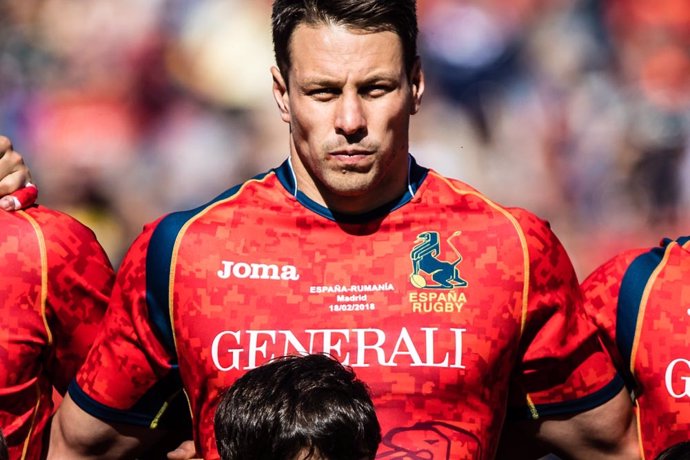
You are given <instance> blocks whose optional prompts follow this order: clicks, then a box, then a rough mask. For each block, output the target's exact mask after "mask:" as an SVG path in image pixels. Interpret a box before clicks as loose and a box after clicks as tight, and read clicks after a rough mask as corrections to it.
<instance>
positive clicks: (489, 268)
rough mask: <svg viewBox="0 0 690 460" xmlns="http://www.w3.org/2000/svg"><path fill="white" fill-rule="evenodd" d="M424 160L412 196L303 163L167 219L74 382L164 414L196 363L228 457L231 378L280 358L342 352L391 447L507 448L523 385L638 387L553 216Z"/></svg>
mask: <svg viewBox="0 0 690 460" xmlns="http://www.w3.org/2000/svg"><path fill="white" fill-rule="evenodd" d="M409 176H410V180H409V187H408V191H407V192H406V194H405V195H404V196H403V197H401V198H400V200H399V201H397V202H395V203H391V204H390V205H389V206H385V207H383V208H381V209H377V210H374V211H372V212H370V213H368V214H366V215H359V216H354V217H353V216H340V215H339V216H334V215H333V214H332V213H331V212H330V211H329V210H328V209H326V208H324V207H322V206H320V205H318V204H316V203H314V202H313V201H312V200H310V199H309V198H307V197H306V196H305V195H304V194H302V193H301V192H300V191H298V190H297V188H296V186H295V182H294V178H293V174H292V171H291V169H290V165H289V162H286V163H284V164H283V165H282V166H281V167H280V168H278V169H276V170H272V171H270V172H268V173H267V174H264V175H261V176H257V177H256V178H254V179H252V180H249V181H247V182H246V183H244V184H241V185H239V186H237V187H234V188H232V189H230V190H229V191H227V192H226V193H224V194H223V195H221V196H219V197H218V198H217V199H215V200H213V201H212V202H211V203H209V204H207V205H204V206H202V207H200V208H197V209H195V210H192V211H188V212H182V213H175V214H171V215H169V216H166V217H165V218H163V219H162V220H160V221H158V222H156V223H155V224H154V225H151V226H149V227H148V228H146V229H145V231H144V233H143V234H142V235H141V236H140V237H139V238H138V239H137V240H136V242H135V243H134V244H133V246H132V247H131V248H130V250H129V252H128V254H127V256H126V258H125V260H124V262H123V264H122V266H121V268H120V271H119V274H118V281H117V282H116V287H115V290H114V294H113V299H112V301H111V304H110V309H109V311H108V313H107V316H106V318H107V319H106V326H105V327H104V329H103V332H102V334H101V335H100V336H99V338H98V339H97V341H96V344H95V346H94V348H93V349H92V351H91V352H90V354H89V356H88V358H87V361H86V363H85V365H84V366H83V367H82V369H81V370H80V372H79V374H78V377H77V384H76V385H73V386H71V387H70V394H71V396H72V398H73V399H74V400H75V402H76V403H77V404H79V405H80V406H81V407H82V408H83V409H84V410H86V411H88V412H90V413H92V414H94V415H96V416H98V417H101V418H104V419H107V420H111V421H128V422H129V423H150V424H154V425H155V423H156V417H157V416H158V415H159V412H157V411H158V410H159V409H160V406H159V405H160V404H161V403H164V402H165V401H164V399H165V398H163V397H162V395H163V394H164V393H163V392H162V391H160V387H165V388H170V393H168V394H167V396H171V395H172V392H173V391H174V386H175V385H174V383H175V381H176V379H177V378H178V377H177V375H178V374H179V377H180V378H181V380H182V383H183V386H184V389H185V391H186V394H187V396H188V399H189V404H190V407H191V413H192V415H193V419H194V432H195V441H196V443H197V446H198V448H199V449H200V451H201V453H202V454H203V456H204V458H206V459H210V458H218V454H217V452H216V446H215V439H214V435H213V415H214V411H215V408H216V404H217V399H218V394H219V391H221V390H222V389H224V388H226V387H228V386H229V385H231V384H232V382H233V381H234V380H235V379H236V378H238V377H239V376H240V375H242V374H243V373H244V372H245V371H246V370H247V369H251V368H253V367H256V366H258V365H260V364H262V363H264V362H266V361H267V360H269V359H270V358H272V357H275V356H281V355H286V354H294V353H305V352H310V353H311V352H322V351H325V352H328V353H330V354H333V355H335V356H336V357H338V358H339V359H340V360H341V361H343V362H344V363H345V364H348V365H350V366H352V367H353V369H354V370H355V371H356V373H357V375H358V376H359V377H360V378H362V379H363V380H364V381H366V382H367V383H368V384H369V385H370V387H371V389H372V392H373V399H374V402H375V405H376V408H377V414H378V416H379V420H380V422H381V425H382V429H383V443H382V445H381V448H380V449H379V456H380V457H382V458H409V457H408V456H409V455H411V453H413V452H414V453H416V454H418V455H426V457H425V458H435V459H439V458H441V459H443V458H453V459H459V458H476V459H479V458H492V457H493V455H494V451H495V445H496V443H497V440H498V436H499V431H500V429H501V426H502V423H503V421H504V418H505V416H506V407H507V405H508V393H509V390H510V393H511V403H510V405H511V410H512V414H513V415H514V416H516V417H522V416H526V417H538V416H540V415H543V414H560V413H568V412H573V411H580V410H583V409H587V408H590V407H593V406H596V405H598V404H600V403H601V402H602V401H605V400H606V399H608V398H610V397H611V396H613V395H615V394H616V393H617V392H618V391H620V389H621V388H622V382H621V381H620V379H618V378H617V376H616V374H615V371H614V370H613V366H612V365H611V363H610V361H609V359H608V357H607V356H606V354H605V353H604V352H603V351H602V350H601V349H600V348H599V344H598V342H597V340H596V333H595V329H594V328H593V326H592V325H591V323H589V322H587V321H584V320H583V317H584V315H583V312H582V310H581V296H580V291H579V286H578V283H577V279H576V276H575V274H574V271H573V268H572V266H571V262H570V260H569V259H568V256H567V255H566V253H565V251H564V250H563V248H562V246H561V244H560V243H559V242H558V241H557V239H556V237H555V236H554V235H553V233H552V232H551V231H550V230H549V227H548V225H547V224H546V223H545V222H543V221H541V220H539V219H538V218H536V217H535V216H533V215H532V214H530V213H528V212H525V211H523V210H519V209H505V208H502V207H501V206H499V205H497V204H495V203H493V202H491V201H489V200H488V199H486V198H485V197H483V196H482V195H480V194H479V193H478V192H476V191H475V190H473V189H472V188H470V187H468V186H467V185H465V184H463V183H461V182H459V181H455V180H450V179H447V178H444V177H442V176H440V175H438V174H437V173H435V172H433V171H429V170H427V169H424V168H421V167H419V166H417V165H416V163H415V162H414V161H413V160H412V159H411V161H410V174H409ZM154 389H155V390H154ZM157 405H158V406H157ZM432 456H433V457H432Z"/></svg>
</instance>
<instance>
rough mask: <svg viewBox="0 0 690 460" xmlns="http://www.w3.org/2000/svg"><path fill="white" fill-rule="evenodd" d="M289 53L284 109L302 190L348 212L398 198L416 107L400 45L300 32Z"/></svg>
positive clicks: (345, 33) (334, 29)
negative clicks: (290, 62) (412, 117)
mask: <svg viewBox="0 0 690 460" xmlns="http://www.w3.org/2000/svg"><path fill="white" fill-rule="evenodd" d="M290 46H291V56H292V66H291V70H290V91H289V93H288V96H287V100H286V102H287V104H288V105H289V111H290V113H289V123H290V125H291V156H292V159H293V167H294V168H295V173H296V175H297V179H298V186H299V188H300V190H302V191H303V192H304V193H306V194H307V196H309V197H310V198H312V199H314V200H315V201H317V202H320V203H322V204H325V205H327V206H328V207H329V208H332V209H334V210H336V211H339V212H346V213H358V212H365V211H368V210H370V209H373V208H374V207H377V206H380V205H382V204H384V203H386V202H388V201H392V200H393V199H395V198H397V197H398V196H400V195H401V194H402V193H403V192H404V190H405V184H406V179H407V147H408V128H409V117H410V114H411V113H412V105H413V101H412V94H411V87H410V84H409V82H408V80H407V75H406V73H405V68H404V64H403V58H402V44H401V42H400V38H399V37H398V36H397V35H396V34H395V33H393V32H375V33H366V32H362V31H353V30H350V29H347V28H345V27H343V26H333V25H319V26H306V25H300V26H298V27H297V28H296V29H295V31H294V32H293V36H292V39H291V44H290Z"/></svg>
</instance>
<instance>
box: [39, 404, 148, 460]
mask: <svg viewBox="0 0 690 460" xmlns="http://www.w3.org/2000/svg"><path fill="white" fill-rule="evenodd" d="M154 438H156V436H155V433H154V432H153V431H152V430H148V429H145V428H142V427H132V426H119V425H118V426H115V425H111V424H109V423H106V422H103V421H101V420H99V419H97V418H95V417H93V416H91V415H89V414H87V413H86V412H84V411H83V410H81V408H79V406H77V405H76V404H75V403H74V401H72V399H71V398H70V397H69V395H67V396H66V397H65V399H64V400H63V401H62V403H61V404H60V408H59V410H58V411H57V413H56V414H55V416H54V417H53V423H52V426H51V431H50V444H49V448H48V459H50V460H90V459H94V460H95V459H106V460H107V459H122V458H132V456H133V455H134V454H135V453H136V452H137V451H139V450H140V449H141V448H142V447H143V443H142V441H143V440H146V441H152V440H154Z"/></svg>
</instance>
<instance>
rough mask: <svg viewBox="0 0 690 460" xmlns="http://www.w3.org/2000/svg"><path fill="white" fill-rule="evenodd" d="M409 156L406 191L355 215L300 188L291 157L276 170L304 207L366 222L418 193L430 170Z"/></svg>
mask: <svg viewBox="0 0 690 460" xmlns="http://www.w3.org/2000/svg"><path fill="white" fill-rule="evenodd" d="M408 158H409V159H408V168H407V188H406V190H405V193H403V194H402V196H400V197H399V198H397V199H395V200H393V201H391V202H389V203H386V204H384V205H383V206H379V207H378V208H376V209H373V210H371V211H368V212H366V213H363V214H354V215H353V214H341V213H338V212H333V211H331V210H330V209H328V208H327V207H325V206H323V205H320V204H319V203H317V202H316V201H314V200H312V199H311V198H309V197H308V196H307V195H305V194H304V193H303V192H302V191H301V190H298V189H297V179H296V178H295V172H294V170H293V169H292V164H291V162H290V159H289V158H288V159H287V160H285V161H284V162H283V164H281V165H280V166H278V167H277V168H275V169H274V171H275V173H276V176H277V177H278V180H279V181H280V183H281V184H283V187H285V189H286V190H287V191H288V193H290V194H291V195H292V196H294V197H295V198H296V199H297V201H299V202H300V203H301V204H302V205H303V206H304V207H306V208H308V209H310V210H312V211H314V212H315V213H317V214H319V215H321V216H323V217H325V218H327V219H330V220H335V221H338V222H346V223H364V222H369V221H371V220H374V219H378V218H381V217H384V216H385V215H387V214H389V213H390V212H392V211H394V210H396V209H398V208H399V207H401V206H402V205H404V204H405V203H407V202H409V201H410V200H411V199H412V197H413V196H414V194H415V193H417V190H418V189H419V186H420V185H421V184H422V182H424V178H426V175H427V173H428V172H429V170H428V169H427V168H424V167H422V166H419V165H418V164H417V161H416V160H415V159H414V157H413V156H412V155H409V157H408Z"/></svg>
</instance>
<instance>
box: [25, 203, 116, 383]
mask: <svg viewBox="0 0 690 460" xmlns="http://www.w3.org/2000/svg"><path fill="white" fill-rule="evenodd" d="M35 218H36V220H37V221H38V222H39V223H40V224H41V230H42V232H43V234H44V241H45V245H46V252H45V253H46V263H47V265H46V266H47V280H48V284H47V292H46V309H45V311H46V322H47V324H48V330H49V333H50V335H51V339H52V346H51V347H50V349H49V350H50V351H49V354H48V357H47V359H46V362H45V370H46V373H47V374H48V375H49V378H50V381H51V382H52V384H53V386H54V387H55V388H56V389H57V390H58V391H59V392H60V393H61V394H64V393H65V391H66V390H67V385H68V384H69V382H70V381H71V380H72V379H73V378H74V376H75V374H76V372H77V369H78V368H79V366H80V365H81V364H82V362H83V361H84V358H85V357H86V354H87V352H88V350H89V348H90V347H91V344H92V343H93V340H94V337H95V336H96V332H97V331H98V328H99V325H100V323H101V320H102V318H103V315H104V314H105V311H106V308H107V305H108V299H109V298H110V291H111V289H112V286H113V281H114V277H115V274H114V271H113V268H112V266H111V264H110V261H109V260H108V257H107V255H106V254H105V251H104V250H103V248H102V247H101V245H100V244H99V243H98V240H97V239H96V236H95V235H94V233H93V232H92V231H91V230H90V229H88V228H87V227H85V226H84V225H82V224H81V223H79V222H78V221H77V220H75V219H73V218H71V217H69V216H67V215H64V214H60V213H57V212H52V211H48V210H45V212H43V213H40V214H36V216H35Z"/></svg>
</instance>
